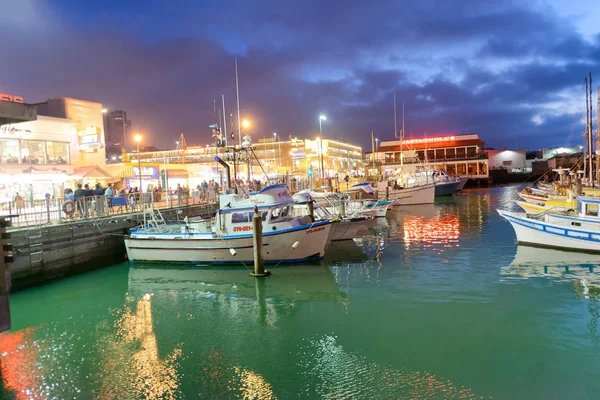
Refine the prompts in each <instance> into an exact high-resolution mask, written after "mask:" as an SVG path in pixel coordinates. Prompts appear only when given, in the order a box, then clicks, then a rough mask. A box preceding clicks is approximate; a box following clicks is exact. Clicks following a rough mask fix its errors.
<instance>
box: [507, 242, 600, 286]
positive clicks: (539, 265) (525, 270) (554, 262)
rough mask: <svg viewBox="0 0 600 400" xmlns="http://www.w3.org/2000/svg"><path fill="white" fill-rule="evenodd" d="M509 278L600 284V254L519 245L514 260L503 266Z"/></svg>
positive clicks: (584, 284)
mask: <svg viewBox="0 0 600 400" xmlns="http://www.w3.org/2000/svg"><path fill="white" fill-rule="evenodd" d="M500 275H501V276H503V277H504V278H505V279H528V278H552V279H555V280H558V281H562V282H571V281H576V280H580V281H581V285H582V286H583V291H584V292H586V290H589V288H590V285H593V286H592V287H600V256H598V255H593V254H585V253H572V252H566V251H560V250H550V249H540V248H537V247H530V246H517V253H516V254H515V259H514V260H513V262H512V263H511V264H510V265H509V266H507V267H504V268H502V269H501V270H500Z"/></svg>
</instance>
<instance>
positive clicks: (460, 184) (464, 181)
mask: <svg viewBox="0 0 600 400" xmlns="http://www.w3.org/2000/svg"><path fill="white" fill-rule="evenodd" d="M468 181H469V178H460V180H459V182H458V186H457V187H456V189H454V191H456V192H460V191H461V190H463V189H464V188H465V185H466V184H467V182H468Z"/></svg>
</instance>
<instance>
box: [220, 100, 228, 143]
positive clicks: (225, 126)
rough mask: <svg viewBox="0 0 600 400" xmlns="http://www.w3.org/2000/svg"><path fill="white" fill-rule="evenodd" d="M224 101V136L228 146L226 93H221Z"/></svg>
mask: <svg viewBox="0 0 600 400" xmlns="http://www.w3.org/2000/svg"><path fill="white" fill-rule="evenodd" d="M221 100H222V101H223V137H224V138H225V147H227V114H225V95H224V94H222V95H221Z"/></svg>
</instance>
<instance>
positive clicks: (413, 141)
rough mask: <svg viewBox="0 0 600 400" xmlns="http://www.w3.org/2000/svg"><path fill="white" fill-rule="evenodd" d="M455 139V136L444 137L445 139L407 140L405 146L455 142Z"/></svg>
mask: <svg viewBox="0 0 600 400" xmlns="http://www.w3.org/2000/svg"><path fill="white" fill-rule="evenodd" d="M454 139H456V137H455V136H443V137H434V138H421V139H409V140H405V141H404V144H417V143H437V142H446V141H448V140H454Z"/></svg>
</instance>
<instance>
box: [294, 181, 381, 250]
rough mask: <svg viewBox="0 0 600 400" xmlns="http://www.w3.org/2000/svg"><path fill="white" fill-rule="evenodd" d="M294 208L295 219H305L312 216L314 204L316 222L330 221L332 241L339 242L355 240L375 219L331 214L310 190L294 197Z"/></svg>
mask: <svg viewBox="0 0 600 400" xmlns="http://www.w3.org/2000/svg"><path fill="white" fill-rule="evenodd" d="M293 198H294V208H293V211H292V212H293V215H294V216H295V217H303V216H305V215H310V207H309V203H312V204H313V210H312V213H313V217H314V219H315V221H325V220H329V221H331V222H332V224H331V241H332V242H334V241H339V240H352V239H353V238H355V237H356V236H357V235H358V233H359V231H361V230H362V228H363V227H365V223H366V222H367V221H368V220H369V219H372V218H373V217H367V216H363V215H355V216H351V215H344V216H341V215H339V214H338V215H334V214H332V213H330V212H329V211H328V210H327V209H326V208H325V207H323V206H322V205H320V204H319V203H317V202H316V201H315V200H314V198H313V197H312V196H311V192H310V190H308V189H306V190H302V191H300V192H298V193H296V194H294V196H293Z"/></svg>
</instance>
